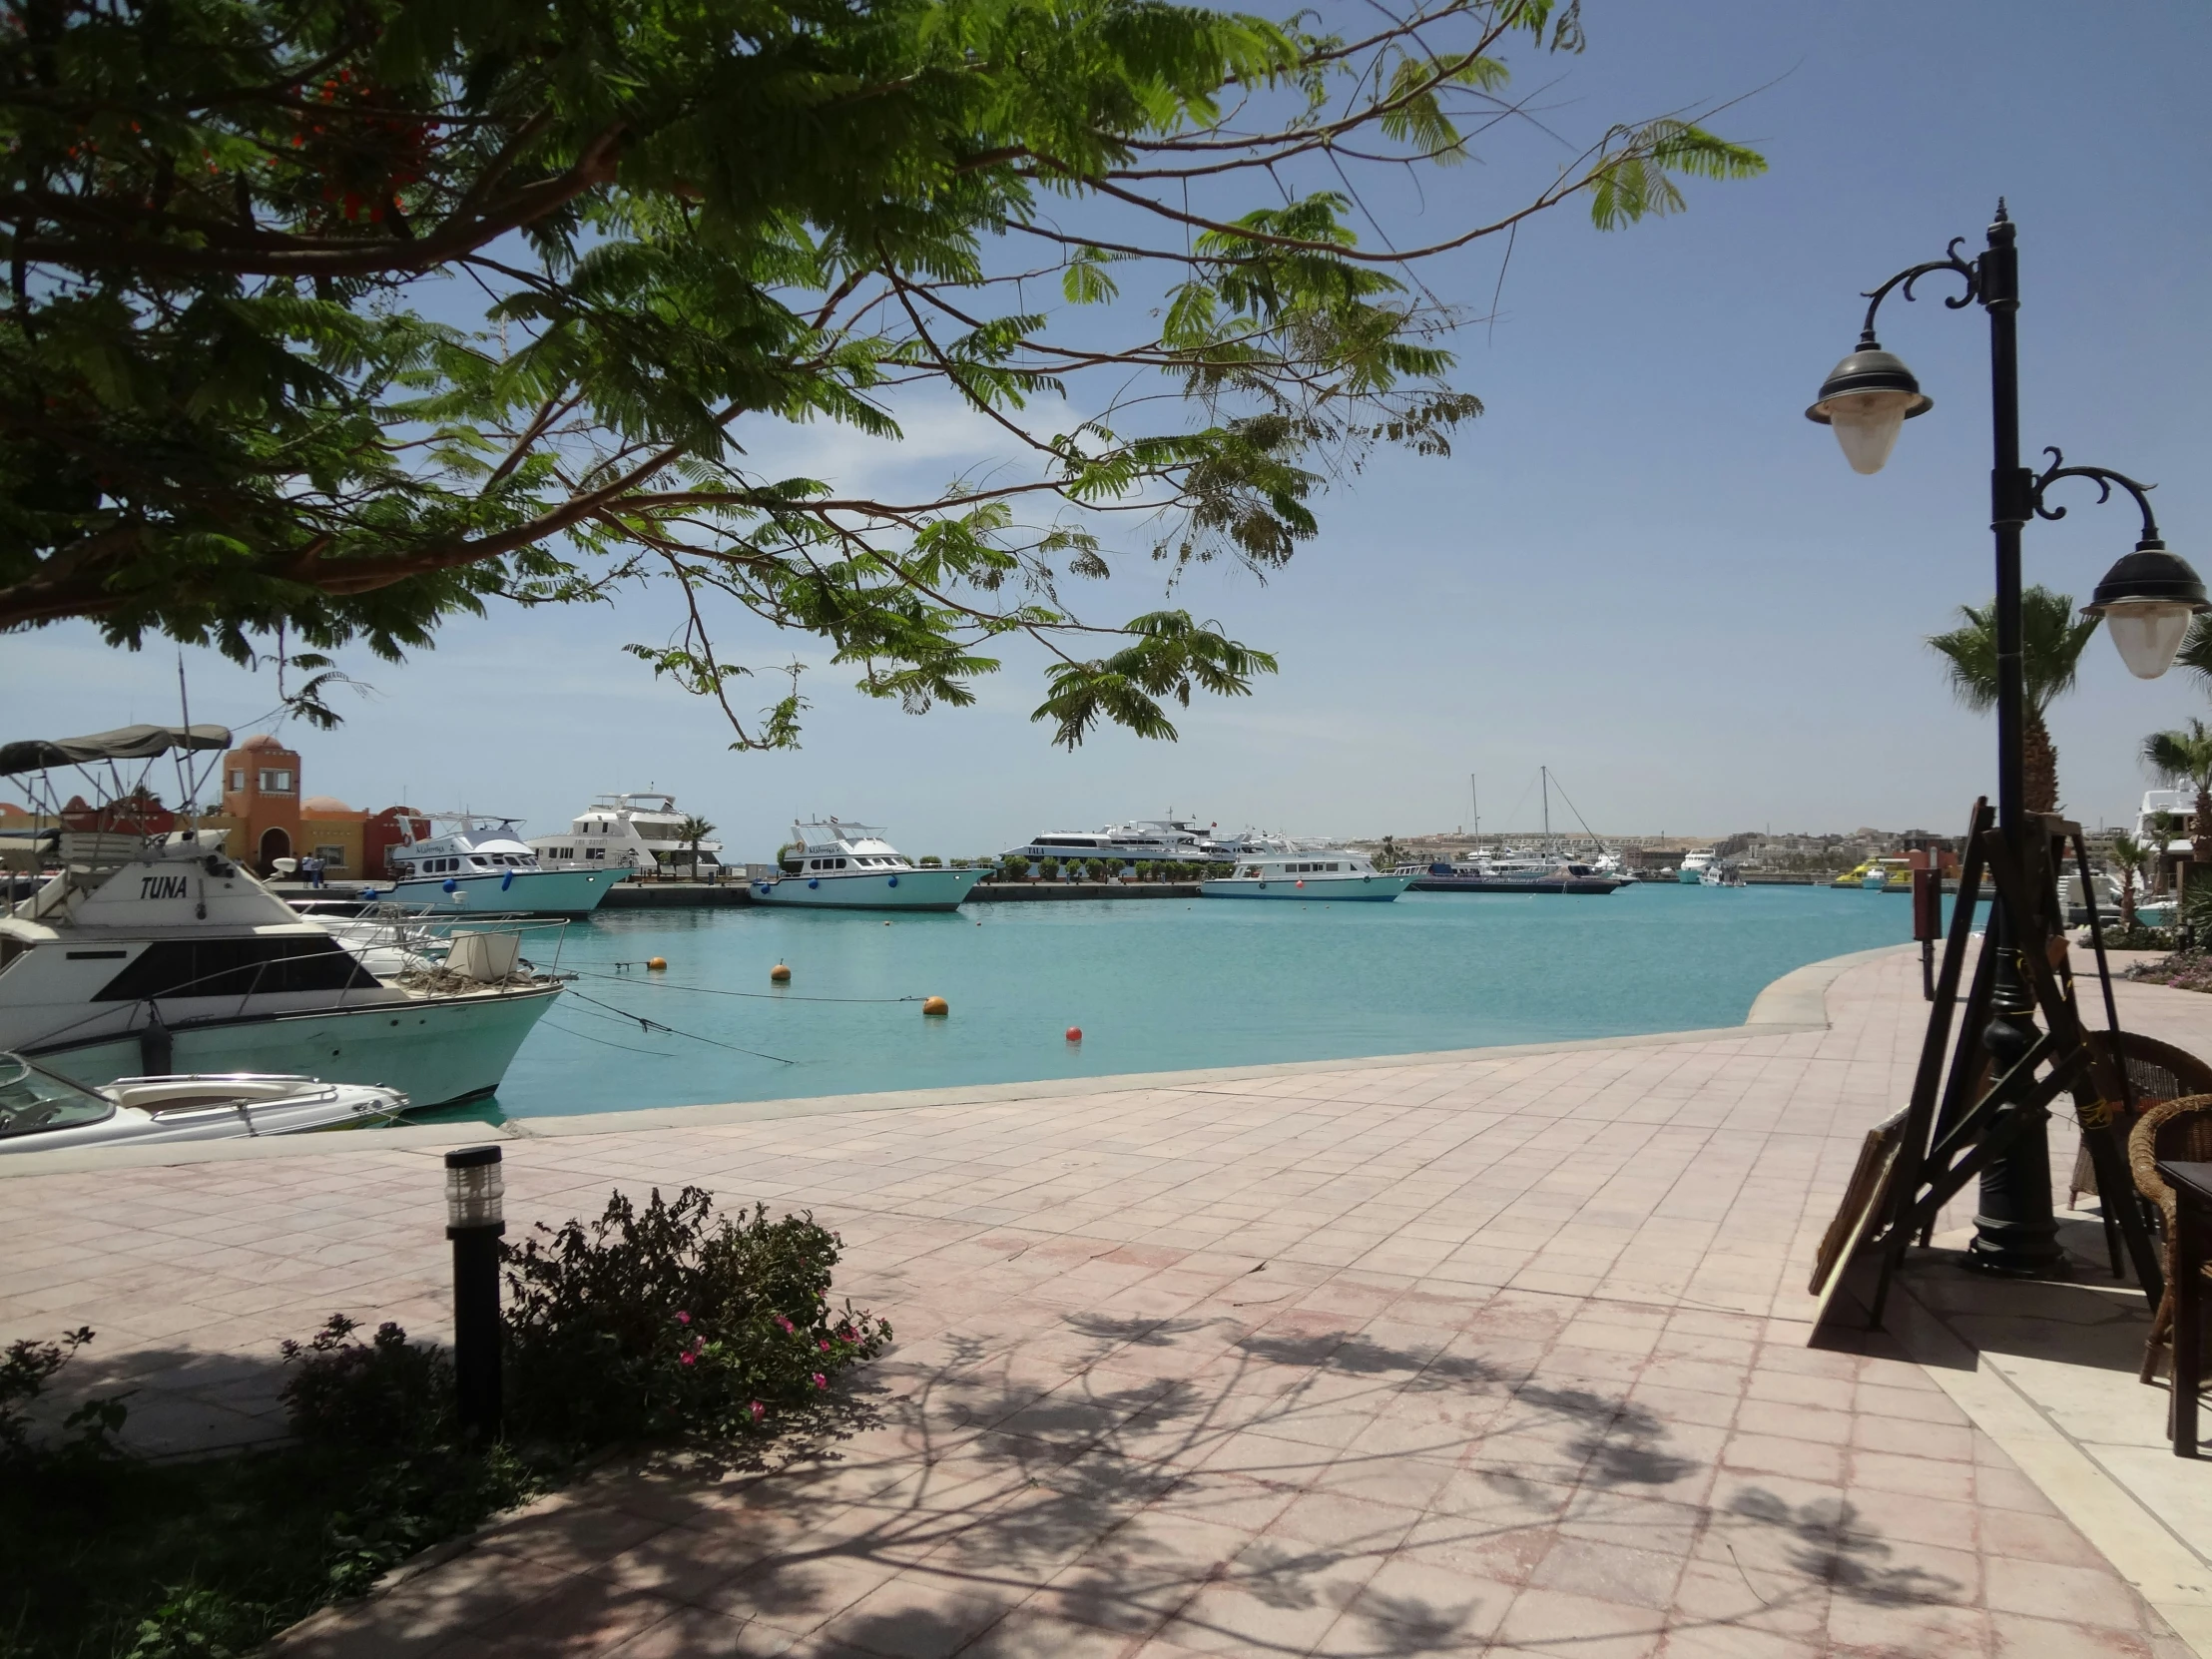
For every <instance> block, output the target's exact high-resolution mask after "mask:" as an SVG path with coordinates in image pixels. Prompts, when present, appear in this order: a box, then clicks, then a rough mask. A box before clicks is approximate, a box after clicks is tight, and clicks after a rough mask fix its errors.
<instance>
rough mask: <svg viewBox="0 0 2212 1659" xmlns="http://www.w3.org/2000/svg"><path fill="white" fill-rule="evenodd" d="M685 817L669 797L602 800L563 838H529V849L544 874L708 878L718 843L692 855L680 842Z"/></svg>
mask: <svg viewBox="0 0 2212 1659" xmlns="http://www.w3.org/2000/svg"><path fill="white" fill-rule="evenodd" d="M688 817H689V815H688V814H685V813H679V812H678V811H677V810H676V797H674V796H673V795H662V794H659V793H657V792H655V791H650V790H649V791H646V792H644V793H642V794H631V795H602V796H598V797H595V798H594V799H593V801H592V804H591V805H590V806H589V807H588V808H586V809H585V810H584V813H583V815H582V816H581V817H579V818H578V819H577V820H576V821H575V822H574V823H573V824H571V825H570V826H569V829H568V833H566V834H565V835H533V836H532V837H531V838H530V850H531V851H532V852H534V853H535V854H537V859H538V863H539V866H540V867H541V868H544V869H559V870H566V869H585V870H607V869H612V870H615V871H616V872H617V874H618V877H619V876H623V875H638V874H643V873H645V872H647V871H652V870H665V869H670V868H676V869H688V870H690V871H691V873H692V874H693V875H694V876H698V875H701V874H713V873H715V872H717V871H719V870H720V869H721V867H722V842H720V841H718V840H702V841H701V842H700V843H699V845H698V847H697V849H696V855H695V849H694V848H693V846H692V843H691V842H690V841H688V840H685V839H683V838H682V831H683V828H684V825H685V822H686V820H687V818H688ZM740 873H743V872H742V871H741V872H740Z"/></svg>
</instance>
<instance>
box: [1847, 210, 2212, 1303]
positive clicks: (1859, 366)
mask: <svg viewBox="0 0 2212 1659" xmlns="http://www.w3.org/2000/svg"><path fill="white" fill-rule="evenodd" d="M2014 230H2015V228H2014V226H2013V224H2012V221H2011V219H2010V218H2009V216H2007V215H2006V213H2005V211H2004V204H2003V203H2002V202H1999V203H1998V204H1997V216H1996V220H1995V223H1993V224H1992V225H1990V227H1989V232H1988V243H1987V246H1986V247H1985V248H1984V249H1983V250H1982V252H1981V255H1980V257H1979V258H1978V259H1976V260H1975V261H1974V262H1973V263H1972V264H1971V265H1969V264H1967V263H1966V262H1965V261H1964V260H1962V259H1960V258H1959V257H1958V246H1959V244H1960V243H1962V242H1964V241H1965V240H1966V239H1965V238H1963V237H1958V238H1955V239H1953V241H1952V242H1951V245H1950V248H1949V250H1948V252H1947V253H1946V254H1945V256H1944V257H1943V258H1942V259H1940V260H1932V261H1930V262H1929V263H1927V264H1925V265H1917V266H1914V267H1913V268H1912V269H1911V270H1909V271H1901V272H1899V273H1898V274H1897V275H1896V276H1895V277H1891V278H1890V279H1889V280H1888V281H1887V282H1884V283H1883V284H1882V285H1881V286H1880V287H1878V288H1875V289H1873V290H1872V291H1870V292H1869V293H1868V294H1867V296H1866V297H1867V300H1868V304H1867V320H1866V326H1865V327H1864V329H1863V330H1862V331H1861V333H1860V336H1859V348H1858V349H1857V350H1856V351H1854V352H1853V353H1852V354H1851V355H1850V356H1848V357H1846V358H1845V359H1844V360H1843V361H1842V362H1840V363H1838V364H1837V365H1836V368H1835V370H1834V372H1832V373H1831V374H1830V375H1829V377H1828V379H1827V381H1826V382H1825V383H1824V384H1823V385H1822V386H1821V394H1820V397H1819V398H1818V399H1817V400H1816V401H1815V402H1814V404H1813V406H1812V407H1811V408H1809V409H1807V410H1806V411H1805V413H1806V417H1807V418H1808V419H1810V420H1816V421H1819V422H1821V423H1822V424H1824V425H1829V426H1832V427H1833V428H1834V429H1835V432H1836V437H1837V440H1838V442H1839V443H1841V444H1842V446H1843V450H1844V456H1845V458H1846V459H1847V460H1848V461H1850V463H1851V466H1852V470H1853V471H1855V472H1861V473H1876V472H1880V471H1881V470H1882V467H1883V464H1884V463H1885V462H1886V461H1888V460H1889V458H1890V450H1891V448H1892V447H1893V446H1894V445H1895V444H1896V442H1897V436H1898V432H1899V430H1900V429H1901V428H1902V427H1903V426H1904V424H1905V422H1906V421H1907V420H1909V419H1911V418H1912V417H1913V416H1915V415H1920V414H1925V413H1927V411H1928V410H1929V409H1931V408H1933V407H1934V406H1935V404H1934V399H1932V398H1930V397H1928V396H1926V395H1925V394H1924V393H1923V392H1922V391H1921V387H1920V382H1919V381H1918V380H1916V379H1915V378H1914V377H1913V371H1912V370H1911V369H1909V368H1907V367H1906V366H1905V364H1904V362H1903V361H1902V360H1900V359H1899V358H1897V357H1896V356H1893V355H1892V354H1891V353H1890V352H1887V351H1885V350H1883V349H1882V346H1881V344H1880V343H1879V342H1878V341H1877V339H1876V338H1875V331H1874V318H1875V312H1876V311H1877V310H1878V309H1880V308H1881V305H1882V301H1883V300H1884V299H1885V298H1887V297H1888V296H1889V294H1890V292H1891V290H1892V289H1895V288H1899V287H1902V288H1903V289H1904V290H1905V297H1906V298H1907V299H1909V300H1910V299H1911V298H1912V297H1913V285H1914V283H1916V282H1917V281H1919V280H1920V279H1921V278H1922V277H1927V276H1931V275H1933V274H1935V273H1936V272H1948V273H1950V274H1951V275H1953V276H1956V277H1959V278H1960V279H1961V280H1962V282H1963V283H1964V286H1965V291H1964V292H1962V293H1960V294H1957V295H1955V296H1953V297H1950V298H1946V299H1945V300H1944V301H1943V303H1944V305H1945V306H1947V307H1948V308H1950V309H1952V310H1958V309H1962V308H1963V307H1965V306H1967V305H1970V304H1972V303H1973V302H1974V301H1975V300H1979V301H1980V302H1981V307H1982V309H1983V310H1985V311H1987V312H1988V313H1989V393H1990V416H1991V419H1990V425H1991V436H1992V439H1993V442H1992V451H1993V453H1992V457H1991V468H1990V473H1989V528H1990V530H1991V531H1992V532H1993V534H1994V535H1995V538H1996V578H1997V580H1996V634H1997V830H1998V833H1999V834H2000V835H2002V836H2003V838H2004V840H2005V843H2006V845H2007V847H2008V848H2009V849H2010V851H2011V853H2012V855H2013V858H2014V860H2015V864H2017V860H2018V858H2019V855H2020V853H2021V850H2022V848H2023V847H2024V845H2025V831H2026V825H2027V809H2026V801H2025V798H2024V796H2025V792H2024V789H2023V780H2024V777H2025V771H2026V748H2025V744H2024V741H2023V739H2024V731H2025V718H2024V717H2025V708H2026V698H2025V695H2024V686H2023V681H2022V675H2021V665H2020V531H2021V530H2022V529H2024V528H2025V527H2026V525H2027V522H2028V520H2029V518H2031V517H2033V516H2036V515H2038V514H2039V515H2040V516H2042V517H2044V518H2047V519H2057V518H2062V517H2064V516H2065V511H2066V509H2065V508H2063V507H2045V506H2044V505H2043V493H2044V491H2045V490H2047V489H2048V488H2049V487H2050V486H2051V485H2052V484H2053V483H2055V482H2057V481H2058V480H2059V479H2061V478H2089V479H2093V480H2095V481H2096V483H2097V484H2098V486H2099V488H2100V494H2099V495H2098V500H2100V501H2102V500H2106V499H2108V498H2109V497H2110V495H2111V493H2112V486H2113V485H2114V484H2118V485H2120V486H2121V487H2122V488H2123V489H2125V490H2127V491H2128V493H2129V494H2131V495H2132V496H2133V497H2134V498H2135V500H2136V502H2137V504H2138V505H2140V506H2141V508H2142V510H2143V533H2142V538H2141V539H2140V540H2139V541H2138V542H2137V543H2136V546H2135V551H2134V552H2133V553H2130V554H2128V555H2126V556H2125V557H2123V558H2122V559H2121V560H2120V561H2119V562H2118V563H2117V564H2115V565H2114V566H2113V567H2112V568H2111V570H2110V571H2108V572H2106V574H2105V578H2104V580H2103V581H2102V582H2100V583H2098V584H2097V590H2096V594H2095V596H2094V598H2093V600H2092V602H2091V603H2090V604H2089V605H2088V606H2087V607H2086V609H2087V610H2088V611H2089V612H2090V613H2091V614H2094V615H2096V616H2098V617H2101V618H2102V619H2103V621H2104V624H2105V631H2106V632H2107V633H2109V634H2110V635H2111V636H2112V640H2113V643H2114V644H2115V645H2116V646H2118V648H2119V652H2120V656H2121V659H2122V660H2123V661H2124V662H2125V663H2126V664H2127V667H2128V671H2129V672H2130V673H2132V674H2134V675H2136V676H2137V677H2138V678H2141V679H2145V680H2152V679H2156V678H2157V677H2158V676H2159V675H2161V674H2163V673H2165V672H2166V670H2167V669H2168V668H2169V667H2171V666H2172V663H2173V659H2174V654H2175V653H2176V652H2177V651H2179V650H2180V649H2181V641H2182V636H2183V635H2184V634H2185V633H2187V632H2188V627H2189V619H2190V618H2191V617H2192V616H2193V615H2195V614H2196V613H2197V612H2199V611H2204V610H2208V609H2212V605H2208V604H2207V603H2206V599H2205V592H2204V584H2203V583H2202V582H2200V581H2198V580H2197V576H2196V572H2194V571H2193V570H2191V569H2190V568H2189V567H2188V565H2187V564H2185V563H2183V562H2182V561H2181V560H2180V559H2178V558H2176V557H2175V556H2174V555H2173V554H2171V553H2169V552H2167V551H2166V544H2165V543H2164V542H2163V541H2161V540H2160V539H2159V536H2158V525H2157V522H2156V520H2155V519H2153V517H2152V516H2151V510H2150V500H2149V497H2148V496H2147V495H2146V494H2145V493H2144V492H2145V491H2146V489H2148V487H2149V486H2147V485H2144V484H2139V483H2137V482H2135V480H2133V479H2132V478H2128V477H2125V476H2123V475H2121V474H2120V473H2117V472H2111V471H2108V470H2106V469H2105V468H2103V467H2089V466H2067V465H2065V464H2064V457H2063V456H2061V455H2059V453H2058V451H2057V450H2055V449H2052V450H2047V451H2045V453H2047V454H2049V455H2050V456H2051V457H2052V460H2051V464H2050V467H2049V469H2048V470H2047V471H2045V472H2044V473H2043V474H2042V476H2041V477H2037V476H2035V475H2034V474H2033V473H2031V472H2030V471H2029V470H2028V469H2027V468H2026V467H2024V466H2022V465H2021V464H2020V373H2019V342H2018V333H2017V316H2018V311H2019V307H2020V286H2019V255H2018V251H2017V249H2016V248H2015V247H2014ZM1959 901H1960V902H1961V903H1972V902H1973V895H1972V894H1970V893H1960V894H1959ZM2019 921H2020V918H2017V917H2014V916H2011V915H2008V914H2007V913H2006V911H2005V907H2004V905H2003V904H2002V902H2001V901H2000V902H1998V903H1997V904H1996V905H1995V906H1994V907H1993V910H1992V914H1991V916H1990V922H1989V937H1988V943H1987V947H1988V948H1990V949H1992V950H1995V951H1996V952H1997V961H1996V974H1995V980H1994V984H1993V986H1992V994H1991V998H1990V1019H1989V1024H1988V1028H1987V1029H1986V1030H1985V1031H1984V1032H1983V1033H1982V1044H1983V1046H1984V1047H1985V1048H1987V1049H1988V1051H1989V1055H1990V1058H1991V1060H1992V1061H1993V1062H1994V1072H1993V1075H1998V1076H2001V1075H2003V1074H2004V1073H2005V1072H2006V1071H2009V1070H2010V1069H2011V1068H2012V1067H2013V1065H2014V1064H2015V1063H2016V1062H2017V1061H2018V1060H2019V1059H2020V1057H2021V1056H2023V1055H2024V1054H2026V1052H2027V1050H2028V1047H2029V1045H2030V1044H2031V1043H2032V1042H2033V1041H2034V1030H2035V1023H2034V1002H2033V999H2032V998H2031V997H2030V996H2029V994H2028V990H2027V986H2026V984H2025V982H2024V981H2023V980H2022V978H2021V975H2020V968H2019V947H2018V944H2017V939H2018V936H2019ZM2004 1111H2005V1112H2006V1113H2008V1114H2010V1113H2031V1114H2032V1116H2031V1117H2029V1118H2028V1119H2027V1120H2026V1121H2020V1122H2018V1123H2017V1124H2016V1128H2015V1138H2014V1139H2013V1140H2012V1141H2011V1144H2010V1146H2009V1148H2008V1150H2007V1151H2006V1152H2005V1154H2004V1156H2002V1157H2000V1158H1997V1159H1995V1160H1993V1161H1992V1162H1991V1163H1989V1164H1988V1165H1987V1166H1986V1167H1985V1168H1984V1169H1983V1171H1982V1174H1981V1193H1980V1203H1979V1206H1978V1210H1977V1213H1976V1214H1975V1216H1974V1239H1973V1243H1972V1245H1971V1246H1969V1247H1968V1251H1967V1258H1968V1261H1969V1263H1970V1264H1971V1265H1973V1266H1974V1267H1977V1268H1980V1269H1982V1270H1983V1271H1985V1272H1989V1273H1997V1274H2005V1275H2015V1276H2021V1277H2033V1278H2045V1277H2050V1276H2052V1275H2056V1274H2060V1273H2063V1272H2064V1271H2065V1254H2064V1252H2063V1251H2062V1250H2060V1248H2059V1245H2058V1223H2057V1220H2056V1218H2055V1217H2054V1216H2053V1215H2052V1213H2051V1202H2050V1152H2049V1146H2048V1141H2047V1138H2046V1136H2045V1134H2044V1129H2043V1126H2044V1123H2045V1121H2046V1120H2047V1118H2048V1116H2049V1114H2048V1113H2047V1112H2046V1111H2044V1110H2043V1109H2042V1108H2040V1107H2028V1106H2025V1105H2022V1104H2020V1103H2017V1102H2010V1103H2007V1104H2006V1105H2005V1107H2004Z"/></svg>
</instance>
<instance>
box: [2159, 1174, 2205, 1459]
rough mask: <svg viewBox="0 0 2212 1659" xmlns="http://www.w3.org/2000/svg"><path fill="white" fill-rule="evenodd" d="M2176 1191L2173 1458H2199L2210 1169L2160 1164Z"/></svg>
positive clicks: (2168, 1181) (2168, 1182)
mask: <svg viewBox="0 0 2212 1659" xmlns="http://www.w3.org/2000/svg"><path fill="white" fill-rule="evenodd" d="M2158 1173H2159V1174H2160V1175H2163V1176H2164V1177H2165V1178H2166V1181H2167V1184H2168V1185H2169V1186H2171V1187H2172V1188H2173V1190H2174V1200H2175V1206H2174V1207H2175V1214H2176V1218H2177V1220H2178V1222H2179V1225H2178V1226H2177V1227H2176V1228H2175V1229H2174V1231H2175V1233H2176V1234H2177V1235H2178V1237H2177V1238H2175V1240H2174V1241H2173V1248H2174V1278H2173V1292H2174V1330H2173V1347H2174V1394H2173V1434H2174V1455H2175V1456H2176V1457H2194V1456H2195V1455H2196V1454H2197V1387H2198V1384H2199V1383H2202V1382H2203V1376H2202V1373H2203V1370H2204V1264H2205V1262H2206V1260H2207V1259H2208V1257H2212V1163H2207V1164H2199V1163H2182V1162H2179V1161H2174V1162H2169V1161H2168V1160H2166V1159H2164V1158H2161V1159H2159V1160H2158Z"/></svg>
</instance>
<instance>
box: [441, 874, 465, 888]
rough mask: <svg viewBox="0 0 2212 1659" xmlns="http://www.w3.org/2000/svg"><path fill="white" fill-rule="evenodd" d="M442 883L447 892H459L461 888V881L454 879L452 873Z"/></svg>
mask: <svg viewBox="0 0 2212 1659" xmlns="http://www.w3.org/2000/svg"><path fill="white" fill-rule="evenodd" d="M441 884H442V885H443V886H444V888H445V890H446V891H447V892H459V891H460V890H461V884H460V882H458V881H456V880H454V879H453V877H452V876H450V875H448V876H447V877H446V878H445V880H444V881H443V883H441Z"/></svg>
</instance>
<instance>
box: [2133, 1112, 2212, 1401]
mask: <svg viewBox="0 0 2212 1659" xmlns="http://www.w3.org/2000/svg"><path fill="white" fill-rule="evenodd" d="M2161 1158H2166V1159H2183V1160H2199V1161H2201V1160H2206V1159H2212V1094H2192V1095H2183V1096H2182V1097H2181V1098H2180V1099H2179V1100H2168V1101H2164V1102H2162V1103H2160V1104H2159V1105H2156V1106H2153V1107H2152V1108H2151V1109H2150V1110H2149V1111H2147V1112H2145V1113H2144V1114H2143V1115H2142V1117H2140V1118H2139V1119H2137V1120H2136V1124H2135V1129H2134V1132H2133V1133H2132V1134H2130V1135H2129V1136H2128V1138H2127V1163H2128V1168H2129V1170H2130V1171H2131V1172H2132V1173H2133V1175H2134V1177H2135V1188H2136V1190H2137V1191H2138V1192H2140V1193H2141V1194H2142V1195H2143V1196H2144V1197H2145V1198H2147V1199H2149V1200H2150V1201H2151V1202H2152V1203H2153V1204H2155V1205H2157V1206H2158V1215H2159V1219H2160V1221H2162V1222H2163V1223H2164V1232H2165V1238H2166V1242H2165V1248H2164V1251H2163V1252H2162V1255H2163V1258H2164V1262H2163V1265H2164V1268H2165V1272H2166V1294H2165V1295H2164V1296H2162V1297H2161V1298H2159V1300H2158V1312H2157V1313H2156V1314H2155V1315H2153V1316H2152V1318H2151V1322H2150V1340H2149V1341H2148V1342H2146V1343H2145V1344H2144V1345H2143V1371H2142V1381H2143V1382H2145V1383H2149V1382H2152V1381H2154V1380H2155V1379H2156V1378H2157V1376H2158V1357H2159V1351H2160V1350H2161V1349H2163V1348H2164V1347H2166V1345H2167V1344H2168V1342H2169V1341H2170V1340H2171V1337H2172V1334H2173V1327H2174V1237H2175V1234H2176V1231H2177V1228H2178V1223H2177V1219H2176V1215H2175V1199H2174V1190H2173V1188H2171V1187H2169V1186H2168V1185H2166V1179H2165V1177H2164V1176H2162V1175H2160V1174H2159V1173H2158V1160H2159V1159H2161Z"/></svg>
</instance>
